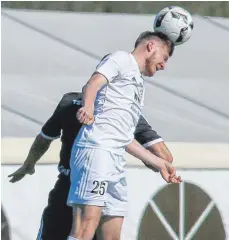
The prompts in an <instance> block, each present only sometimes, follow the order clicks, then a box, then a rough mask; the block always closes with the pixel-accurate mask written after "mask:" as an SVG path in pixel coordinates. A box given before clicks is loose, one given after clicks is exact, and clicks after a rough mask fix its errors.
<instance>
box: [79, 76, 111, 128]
mask: <svg viewBox="0 0 229 240" xmlns="http://www.w3.org/2000/svg"><path fill="white" fill-rule="evenodd" d="M105 84H107V79H106V78H105V77H104V76H103V75H102V74H100V73H95V74H93V75H92V77H91V78H90V80H89V81H88V82H87V84H86V85H85V86H84V88H83V97H82V105H83V107H82V108H80V109H79V110H78V111H77V119H78V120H79V122H80V123H83V124H88V125H90V124H92V123H93V121H94V102H95V98H96V95H97V92H98V91H99V90H100V89H101V88H102V87H103V86H104V85H105Z"/></svg>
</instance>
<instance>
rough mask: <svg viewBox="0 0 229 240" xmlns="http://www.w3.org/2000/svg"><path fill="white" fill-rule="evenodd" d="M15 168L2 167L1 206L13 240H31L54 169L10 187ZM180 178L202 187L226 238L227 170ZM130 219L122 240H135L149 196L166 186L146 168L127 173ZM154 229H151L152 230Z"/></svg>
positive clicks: (228, 225) (228, 207) (190, 172)
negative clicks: (215, 210) (212, 203)
mask: <svg viewBox="0 0 229 240" xmlns="http://www.w3.org/2000/svg"><path fill="white" fill-rule="evenodd" d="M17 168H18V166H17V165H14V166H11V165H3V166H2V171H1V172H2V175H1V180H2V204H3V206H4V208H5V211H6V214H7V216H8V219H9V222H10V226H11V229H12V240H33V239H35V238H36V234H37V231H38V229H39V224H40V217H41V214H42V210H43V208H44V207H45V206H46V204H47V198H48V192H49V191H50V190H51V188H52V187H53V185H54V182H55V181H56V176H57V174H58V173H57V168H56V165H55V164H53V165H38V166H37V168H36V174H35V175H33V176H28V177H26V178H25V179H23V180H22V181H21V182H18V183H16V184H12V183H9V182H8V178H7V176H8V175H9V174H10V173H12V172H13V171H14V170H16V169H17ZM178 172H179V174H180V175H181V176H182V178H183V179H184V180H185V181H187V182H191V183H193V184H196V185H197V186H199V187H201V188H202V190H203V191H204V192H206V193H207V194H208V195H209V196H210V198H211V199H212V200H213V201H214V204H216V205H217V207H218V209H219V211H220V213H221V216H222V219H223V222H224V228H225V230H226V232H227V235H228V236H229V204H228V203H229V193H228V185H229V174H228V171H227V170H217V171H216V170H215V171H214V170H211V171H207V170H180V171H178ZM127 181H128V188H129V217H128V218H126V220H125V223H124V226H123V233H122V235H123V237H122V239H123V240H133V239H136V235H137V231H138V225H139V221H140V218H141V216H142V214H143V210H144V208H145V206H146V204H147V202H148V201H149V199H150V198H152V196H153V195H154V194H155V193H156V192H158V191H159V190H160V189H161V188H162V187H164V186H166V184H165V183H164V181H163V180H162V179H161V178H160V175H159V174H155V173H153V172H151V171H150V170H148V169H145V168H141V167H140V168H134V167H132V168H129V169H128V170H127ZM152 227H153V226H152Z"/></svg>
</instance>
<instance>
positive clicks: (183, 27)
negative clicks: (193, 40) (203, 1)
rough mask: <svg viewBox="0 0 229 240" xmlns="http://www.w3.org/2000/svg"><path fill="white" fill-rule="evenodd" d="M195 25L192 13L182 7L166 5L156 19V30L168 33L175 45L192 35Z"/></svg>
mask: <svg viewBox="0 0 229 240" xmlns="http://www.w3.org/2000/svg"><path fill="white" fill-rule="evenodd" d="M193 26H194V25H193V20H192V16H191V14H190V13H189V12H188V11H186V10H185V9H183V8H181V7H173V6H172V7H166V8H164V9H162V10H161V11H160V12H159V13H158V14H157V15H156V17H155V20H154V31H155V32H162V33H164V34H166V35H167V36H168V37H169V38H170V39H171V41H172V42H173V43H174V44H175V45H179V44H182V43H185V42H186V41H187V40H188V39H189V38H190V37H191V35H192V30H193Z"/></svg>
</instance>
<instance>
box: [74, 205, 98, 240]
mask: <svg viewBox="0 0 229 240" xmlns="http://www.w3.org/2000/svg"><path fill="white" fill-rule="evenodd" d="M72 211H73V222H72V230H71V235H73V236H83V234H85V232H87V231H88V232H90V234H89V235H91V236H93V235H94V233H95V230H96V228H97V227H98V225H99V221H100V217H101V212H102V207H99V206H93V205H85V204H76V205H73V206H72Z"/></svg>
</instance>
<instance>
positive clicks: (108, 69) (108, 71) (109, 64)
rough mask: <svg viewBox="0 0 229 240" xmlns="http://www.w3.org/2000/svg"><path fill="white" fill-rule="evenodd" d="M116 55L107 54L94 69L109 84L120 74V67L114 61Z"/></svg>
mask: <svg viewBox="0 0 229 240" xmlns="http://www.w3.org/2000/svg"><path fill="white" fill-rule="evenodd" d="M116 55H117V54H108V55H106V56H104V57H103V59H102V60H101V61H100V63H99V64H98V65H97V67H96V72H97V73H100V74H102V75H103V76H104V77H105V78H106V79H107V81H108V82H111V81H112V80H113V79H115V78H116V77H117V76H119V74H120V67H119V65H118V63H117V61H116V58H117V56H116Z"/></svg>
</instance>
